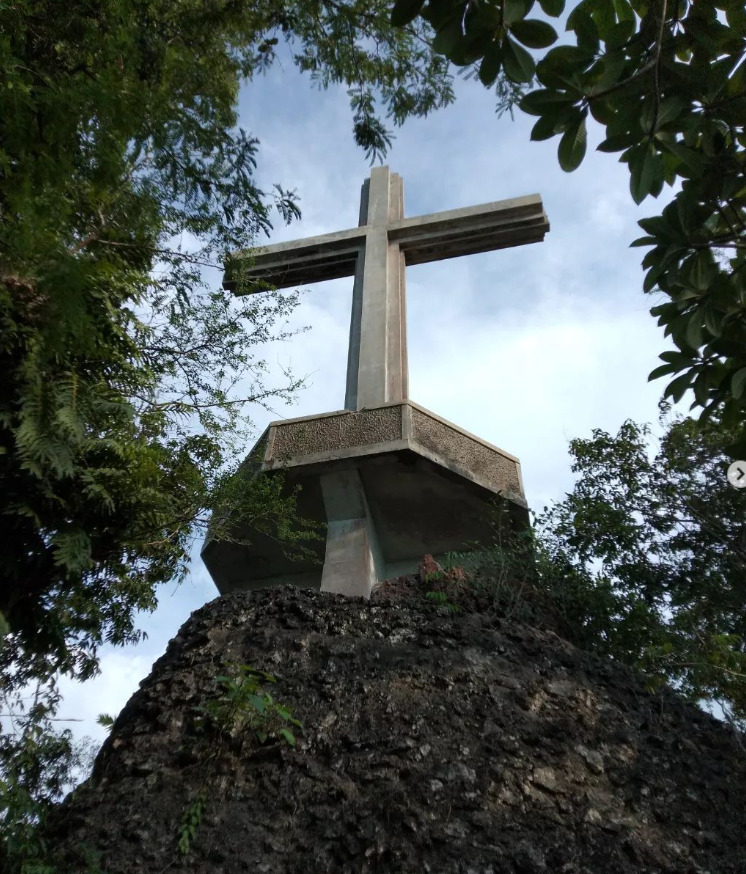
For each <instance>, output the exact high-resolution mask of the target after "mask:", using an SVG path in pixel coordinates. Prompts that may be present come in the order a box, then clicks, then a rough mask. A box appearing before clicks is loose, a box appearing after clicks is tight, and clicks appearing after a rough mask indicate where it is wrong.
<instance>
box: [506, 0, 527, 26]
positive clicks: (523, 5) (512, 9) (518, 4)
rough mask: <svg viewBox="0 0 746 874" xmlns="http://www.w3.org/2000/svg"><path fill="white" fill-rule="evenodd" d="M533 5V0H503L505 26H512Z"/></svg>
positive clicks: (523, 16)
mask: <svg viewBox="0 0 746 874" xmlns="http://www.w3.org/2000/svg"><path fill="white" fill-rule="evenodd" d="M533 5H534V0H503V21H504V23H505V25H506V27H512V26H513V24H514V23H515V22H516V21H520V20H521V19H522V18H525V17H526V15H527V14H528V11H529V9H530V8H531V7H532V6H533Z"/></svg>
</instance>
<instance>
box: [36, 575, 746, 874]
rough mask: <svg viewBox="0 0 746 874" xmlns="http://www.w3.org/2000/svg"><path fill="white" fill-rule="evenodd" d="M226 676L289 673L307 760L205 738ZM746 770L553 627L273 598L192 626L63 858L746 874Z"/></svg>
mask: <svg viewBox="0 0 746 874" xmlns="http://www.w3.org/2000/svg"><path fill="white" fill-rule="evenodd" d="M385 595H387V596H386V597H384V596H385ZM227 663H240V664H249V665H252V666H254V667H256V668H261V669H263V670H266V671H269V672H271V673H273V674H274V675H275V676H276V677H277V684H276V686H273V687H272V689H271V691H272V693H273V694H274V695H275V697H276V698H277V700H279V701H281V702H282V703H284V704H287V705H289V706H290V707H292V708H293V710H294V712H295V714H296V715H297V716H298V717H299V718H300V719H301V720H302V722H303V729H302V731H300V732H299V733H298V743H297V745H296V747H295V748H291V747H289V746H288V745H287V744H284V743H280V742H279V741H275V740H272V739H270V740H268V741H267V742H266V743H265V744H263V745H262V744H260V743H259V742H258V740H257V739H256V738H255V736H254V735H253V734H252V733H251V732H250V731H247V730H244V731H243V732H240V733H234V735H233V736H226V735H222V736H220V735H219V734H218V732H217V731H215V730H214V729H208V728H205V727H204V725H203V726H202V727H201V728H200V711H199V710H198V709H197V708H198V707H200V706H201V705H203V704H204V702H205V701H207V700H209V699H211V698H214V697H215V694H216V683H215V679H214V678H215V676H216V675H219V674H221V673H224V671H225V665H226V664H227ZM745 765H746V760H745V758H744V754H743V752H742V750H741V749H740V748H739V747H738V745H737V743H736V741H735V740H734V738H733V736H732V735H731V734H730V733H729V731H728V730H727V729H726V728H725V727H724V726H722V725H721V724H719V723H717V722H716V721H715V720H713V719H712V718H710V717H709V716H707V715H706V714H704V713H701V712H700V711H698V710H696V709H695V708H693V707H690V706H688V705H685V704H683V703H681V702H680V701H679V700H678V699H677V698H676V696H675V695H673V694H672V693H670V692H665V693H662V694H658V695H651V694H648V693H646V692H645V691H643V687H642V684H641V682H640V680H639V678H637V677H636V676H635V675H634V674H632V673H631V672H629V671H627V670H625V669H623V668H620V667H619V666H616V665H613V664H610V663H607V662H603V661H600V660H598V659H595V658H592V657H591V656H588V655H586V654H584V653H582V652H580V651H578V650H577V649H575V648H574V647H572V646H571V645H569V644H567V643H566V642H564V641H563V640H561V639H560V638H559V637H557V636H556V635H555V634H554V633H552V632H550V631H542V630H537V629H532V628H529V627H526V626H522V625H519V624H517V623H515V622H511V621H507V620H495V619H491V620H490V619H487V618H486V617H485V616H483V615H476V614H469V613H462V614H458V615H452V614H449V613H447V612H446V611H445V610H444V609H443V608H439V609H436V608H434V607H432V606H431V605H429V604H428V602H426V601H425V600H424V599H423V597H422V593H421V592H416V591H414V590H412V589H411V588H410V590H409V591H408V590H407V586H399V587H398V589H394V590H389V591H388V593H386V592H385V591H384V592H383V593H382V595H379V596H377V597H374V598H373V600H371V601H370V602H367V603H366V602H363V601H358V600H349V599H346V598H344V597H341V596H335V595H327V594H321V593H318V592H312V591H303V590H297V589H289V588H288V589H276V590H273V591H264V592H256V593H247V594H240V595H233V596H229V597H224V598H220V599H218V600H216V601H213V602H212V603H211V604H208V605H207V606H206V607H204V608H203V609H201V610H199V611H197V612H196V613H195V614H194V615H193V616H192V618H191V619H190V620H189V621H188V622H187V623H186V624H185V625H184V627H183V628H182V629H181V631H180V632H179V634H178V635H177V637H176V638H175V639H174V640H173V641H172V642H171V643H170V645H169V647H168V650H167V652H166V654H165V655H164V656H163V657H162V658H161V659H160V660H159V661H158V662H157V663H156V665H155V666H154V668H153V672H152V673H151V675H150V677H149V678H148V679H147V680H145V681H144V682H143V683H142V685H141V688H140V691H139V692H137V693H136V694H135V695H134V696H133V698H132V700H131V701H130V702H129V704H128V705H127V707H126V708H125V709H124V710H123V711H122V713H121V715H120V716H119V718H118V719H117V722H116V725H115V727H114V730H113V732H112V735H111V737H110V738H109V740H108V741H107V742H106V744H105V745H104V747H103V749H102V750H101V753H100V754H99V757H98V760H97V763H96V768H95V771H94V775H93V777H92V778H91V780H90V781H89V782H88V783H87V784H86V785H84V786H83V787H81V788H80V789H79V790H78V791H76V792H75V793H74V795H73V796H72V797H71V798H70V799H68V801H67V802H66V804H65V805H64V806H63V807H62V809H61V811H60V812H59V815H58V817H57V819H56V821H55V822H54V823H53V824H52V832H51V834H50V841H51V842H53V844H54V845H56V846H57V847H59V848H60V853H61V855H62V857H63V859H64V861H63V862H62V864H61V866H60V870H61V871H65V872H75V871H84V870H86V868H85V863H83V862H82V861H81V860H82V855H81V853H80V848H81V847H83V848H85V849H86V851H87V852H88V853H93V854H94V855H98V856H99V860H100V861H99V864H100V868H101V870H103V871H106V872H107V874H135V872H138V874H142V872H162V871H164V870H166V869H167V870H168V871H169V872H172V871H173V872H175V871H180V870H189V871H200V872H202V871H204V872H211V874H229V872H230V874H233V872H257V874H259V872H264V874H296V872H297V874H300V872H310V874H321V872H417V874H421V872H433V874H456V872H461V874H543V872H547V874H548V872H573V874H581V872H587V874H591V872H592V874H596V872H599V874H600V872H603V874H616V872H646V874H648V872H650V874H653V872H666V874H669V872H670V874H673V872H676V874H679V872H680V874H705V872H709V874H744V872H746V809H745V807H744V797H745V796H744V789H745V788H746V780H745V779H744V778H745V776H746V767H745ZM200 793H202V794H203V795H204V798H205V803H204V809H203V812H202V814H201V818H200V819H201V821H200V822H199V825H198V826H197V827H196V831H195V836H194V839H193V841H192V842H191V847H190V851H189V853H188V854H187V855H186V856H181V855H179V853H178V852H177V849H176V842H177V837H178V834H179V829H180V825H181V822H182V818H183V815H184V812H185V810H186V809H187V808H188V807H189V806H190V804H192V803H193V802H194V800H195V799H196V798H198V797H199V796H200Z"/></svg>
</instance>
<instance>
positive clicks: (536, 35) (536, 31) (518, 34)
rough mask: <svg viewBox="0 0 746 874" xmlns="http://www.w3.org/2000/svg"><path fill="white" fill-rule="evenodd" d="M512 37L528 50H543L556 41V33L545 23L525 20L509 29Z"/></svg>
mask: <svg viewBox="0 0 746 874" xmlns="http://www.w3.org/2000/svg"><path fill="white" fill-rule="evenodd" d="M510 32H511V33H512V34H513V36H514V37H515V38H516V39H517V40H518V41H519V42H521V43H523V45H524V46H528V47H529V48H530V49H545V48H546V47H547V46H550V45H551V44H552V43H553V42H556V40H557V32H556V31H555V29H554V28H553V27H552V26H551V24H547V23H546V22H545V21H539V20H537V19H531V18H527V19H524V20H523V21H517V22H516V23H515V24H513V26H512V27H511V28H510Z"/></svg>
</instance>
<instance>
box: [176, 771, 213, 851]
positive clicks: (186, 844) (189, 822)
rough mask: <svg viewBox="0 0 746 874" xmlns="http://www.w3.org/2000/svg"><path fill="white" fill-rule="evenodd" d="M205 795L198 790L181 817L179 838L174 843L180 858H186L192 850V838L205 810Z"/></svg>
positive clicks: (202, 790) (201, 790) (203, 791)
mask: <svg viewBox="0 0 746 874" xmlns="http://www.w3.org/2000/svg"><path fill="white" fill-rule="evenodd" d="M205 796H206V793H205V790H204V788H203V789H200V791H199V792H198V793H197V795H196V796H195V797H194V798H193V799H192V800H191V801H190V802H189V804H188V805H187V807H186V810H185V811H184V815H183V816H182V817H181V825H180V826H179V837H178V840H177V842H176V848H177V849H178V851H179V854H180V855H182V856H188V855H189V851H190V850H191V848H192V844H193V842H194V837H195V835H196V834H197V829H198V828H199V825H200V823H201V822H202V814H203V813H204V810H205V800H206V798H205Z"/></svg>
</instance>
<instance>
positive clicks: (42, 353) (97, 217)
mask: <svg viewBox="0 0 746 874" xmlns="http://www.w3.org/2000/svg"><path fill="white" fill-rule="evenodd" d="M0 16H1V22H0V23H1V24H2V27H1V28H0V29H1V31H2V34H3V36H2V38H1V39H0V71H1V72H0V112H2V117H3V128H4V131H3V134H4V135H3V141H2V145H1V147H0V337H1V338H2V339H0V494H2V519H3V532H2V534H3V536H2V538H0V617H1V619H0V621H1V622H2V624H3V627H4V628H6V630H9V631H10V632H11V633H10V635H4V647H3V651H2V654H0V660H1V661H2V665H0V668H3V669H5V670H6V671H7V670H8V666H9V665H10V664H11V663H13V664H14V665H15V667H14V673H13V677H14V680H15V682H17V683H18V684H22V683H23V682H25V681H26V680H27V679H29V678H30V677H35V676H48V675H51V673H53V672H54V671H57V670H62V671H66V672H67V673H70V674H72V675H74V676H79V677H85V676H88V675H90V673H91V672H92V671H94V670H95V667H96V650H97V647H98V646H99V645H100V644H101V643H102V642H103V641H111V642H114V643H124V642H127V641H133V640H136V639H137V636H138V634H137V631H136V629H135V627H134V621H133V616H134V614H135V612H136V611H137V610H142V609H151V608H152V607H153V606H154V604H155V592H156V588H157V585H158V584H159V583H162V582H164V581H167V580H172V579H177V580H178V579H179V578H180V577H182V576H183V574H184V573H185V568H186V562H187V558H188V555H189V550H190V546H191V544H192V541H193V538H194V537H195V535H198V534H199V533H200V531H201V530H203V529H204V524H205V522H206V520H207V518H208V517H209V515H210V514H211V513H213V511H216V510H218V509H219V511H220V512H217V513H214V516H215V518H216V519H217V520H218V522H219V520H220V519H222V518H224V517H225V516H226V514H227V513H231V514H232V516H233V518H235V519H240V518H241V517H246V518H248V519H254V521H255V522H256V521H260V522H261V523H262V524H264V526H265V528H266V530H267V533H270V534H272V535H273V536H277V537H278V539H285V540H289V542H290V544H291V546H292V545H293V544H296V545H298V544H301V543H302V541H303V539H304V538H306V537H308V536H309V535H312V533H313V532H312V531H310V530H309V528H308V527H307V526H305V525H304V524H302V523H300V524H298V523H297V521H296V522H293V514H294V498H293V497H292V496H291V497H290V498H287V497H283V495H282V493H281V490H280V484H279V481H274V482H273V483H263V482H259V481H258V480H256V479H253V478H250V477H249V476H248V475H247V476H244V478H243V479H240V478H239V480H238V483H239V485H238V486H236V484H235V480H232V479H231V474H233V473H234V472H235V466H233V467H231V460H232V459H233V458H235V457H236V455H237V454H238V452H240V451H241V450H242V449H243V448H244V447H245V445H246V440H247V437H248V435H249V434H250V433H251V427H252V426H251V419H250V415H249V411H250V409H251V405H252V404H265V405H267V404H271V403H273V402H274V401H276V400H283V401H289V400H290V398H291V397H292V395H293V393H294V391H295V389H296V388H297V387H298V386H299V381H298V380H296V379H294V378H293V377H292V375H289V377H288V379H287V381H286V382H285V383H284V384H279V385H268V384H267V382H266V371H265V368H264V364H263V362H262V361H261V360H260V359H259V358H257V357H256V354H255V350H256V349H257V347H258V346H259V345H261V344H263V343H265V342H266V341H267V340H269V339H271V338H272V337H275V336H286V335H285V334H284V333H283V324H284V322H285V319H286V317H287V316H288V314H289V313H290V312H291V311H292V309H293V307H294V305H295V303H296V301H297V297H296V296H295V295H292V294H291V295H282V296H280V295H277V294H274V295H273V294H271V293H270V294H263V295H256V296H247V297H243V298H241V299H236V298H234V297H233V296H232V295H229V294H227V292H225V291H222V290H220V291H215V290H214V284H215V281H214V280H215V279H216V277H217V273H216V272H215V271H213V273H212V274H210V272H209V271H210V269H211V268H215V267H219V266H220V263H221V261H223V259H224V258H225V257H226V255H227V254H228V253H229V252H231V251H235V250H237V249H243V248H246V247H248V246H251V245H252V244H253V243H254V242H255V241H256V237H257V235H258V234H262V233H264V232H266V231H268V230H269V228H270V227H271V220H272V209H273V207H276V208H277V210H278V212H279V215H280V217H281V218H282V219H283V220H285V221H290V220H291V219H292V218H294V217H296V216H297V215H298V208H297V204H296V201H295V197H294V195H293V194H292V192H288V191H286V190H284V189H282V188H281V187H279V186H276V187H275V189H274V190H273V191H272V192H269V193H268V192H265V191H262V190H260V189H259V188H258V187H257V184H256V181H255V176H254V171H255V166H256V161H257V150H258V143H257V141H256V140H255V139H254V138H252V137H251V136H250V135H249V134H247V133H246V132H244V131H242V130H239V129H237V128H236V113H235V105H236V99H237V95H238V88H239V84H240V81H241V80H242V78H249V77H251V76H253V75H256V74H258V73H260V72H262V71H264V70H266V69H267V68H268V66H269V65H270V64H271V63H272V62H273V61H274V60H275V59H276V58H277V57H279V56H280V55H281V53H282V52H283V51H285V52H286V53H289V55H290V57H292V60H293V62H294V63H295V64H297V65H298V66H299V67H300V68H301V69H302V70H305V71H307V72H309V74H310V75H311V77H312V78H313V79H314V80H315V81H316V82H317V83H318V84H319V86H321V87H325V86H327V85H328V84H330V83H343V84H345V85H346V86H347V87H348V89H349V90H350V96H351V101H352V110H353V116H354V130H355V136H356V138H357V140H358V142H359V143H360V145H361V146H362V147H363V148H365V149H366V150H367V151H368V152H369V153H370V154H371V155H372V156H374V157H375V156H376V155H378V154H380V152H381V151H382V150H383V149H384V148H385V147H386V144H387V142H388V141H389V139H390V134H389V132H387V131H386V130H385V128H384V126H383V124H382V122H381V120H380V118H379V115H380V109H379V107H385V108H386V110H387V111H388V112H389V114H390V115H391V117H392V118H393V120H394V122H395V123H397V124H398V123H401V122H402V121H403V120H404V119H405V118H406V117H407V116H409V115H424V114H426V113H428V112H429V111H430V110H431V109H434V108H435V107H437V106H439V105H442V104H443V103H445V102H448V100H450V99H451V91H450V84H449V79H448V76H447V74H446V62H445V61H444V60H443V59H442V58H439V57H437V56H435V55H433V54H432V52H431V51H430V49H429V48H428V46H427V41H426V40H424V39H423V33H424V31H425V30H426V29H427V26H426V25H423V26H421V27H414V28H411V29H410V30H409V31H407V32H406V33H402V32H400V31H394V30H392V28H391V27H390V25H389V23H388V10H387V8H386V7H385V6H384V4H382V3H374V4H370V3H362V2H340V3H333V4H325V5H324V6H323V7H319V6H318V4H316V3H311V2H308V0H295V2H289V3H283V4H277V3H275V2H266V3H263V4H261V3H260V4H240V3H234V2H232V0H216V2H214V3H203V2H198V0H187V2H184V3H179V4H178V5H174V4H172V3H166V2H162V0H150V2H146V3H135V2H132V0H106V2H102V3H97V4H94V5H90V4H87V3H82V2H77V0H76V2H73V3H67V4H59V3H55V2H50V0H22V2H19V3H14V4H12V5H10V6H6V7H4V8H3V10H2V12H0ZM239 279H240V277H239ZM211 280H212V281H211ZM235 290H236V291H237V292H239V293H246V292H251V291H252V290H253V288H252V286H250V285H249V284H248V283H247V282H246V281H244V280H242V281H240V282H239V284H238V286H237V287H236V288H235Z"/></svg>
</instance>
